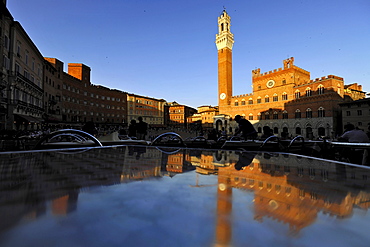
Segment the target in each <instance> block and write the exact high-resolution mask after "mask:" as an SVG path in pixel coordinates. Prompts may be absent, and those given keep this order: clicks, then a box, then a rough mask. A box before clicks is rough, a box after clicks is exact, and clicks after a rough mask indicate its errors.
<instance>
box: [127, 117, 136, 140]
mask: <svg viewBox="0 0 370 247" xmlns="http://www.w3.org/2000/svg"><path fill="white" fill-rule="evenodd" d="M136 127H137V124H136V120H135V119H132V120H131V122H130V125H129V126H128V136H129V137H134V138H136Z"/></svg>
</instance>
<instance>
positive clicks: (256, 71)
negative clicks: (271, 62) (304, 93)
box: [252, 57, 310, 77]
mask: <svg viewBox="0 0 370 247" xmlns="http://www.w3.org/2000/svg"><path fill="white" fill-rule="evenodd" d="M293 63H294V57H291V58H288V59H285V60H283V65H284V67H283V68H278V69H274V70H270V71H267V72H264V73H261V69H260V68H258V69H254V70H252V77H261V76H266V75H271V74H273V73H276V72H280V71H283V70H288V69H291V68H294V69H295V70H297V71H299V72H301V73H302V74H306V75H310V72H308V71H306V70H304V69H302V68H300V67H297V66H295V65H294V64H293Z"/></svg>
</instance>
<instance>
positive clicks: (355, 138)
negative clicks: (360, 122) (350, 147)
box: [338, 124, 369, 142]
mask: <svg viewBox="0 0 370 247" xmlns="http://www.w3.org/2000/svg"><path fill="white" fill-rule="evenodd" d="M344 129H345V130H344V133H343V135H341V136H340V137H339V138H338V140H340V141H348V142H369V137H367V135H366V133H365V132H364V131H362V130H359V129H356V128H355V126H354V125H353V124H346V125H345V126H344Z"/></svg>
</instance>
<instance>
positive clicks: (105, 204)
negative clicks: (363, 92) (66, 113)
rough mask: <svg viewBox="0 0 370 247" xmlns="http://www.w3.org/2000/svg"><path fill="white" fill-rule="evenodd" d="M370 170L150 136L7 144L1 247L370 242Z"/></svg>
mask: <svg viewBox="0 0 370 247" xmlns="http://www.w3.org/2000/svg"><path fill="white" fill-rule="evenodd" d="M369 171H370V170H369V169H367V168H366V167H365V168H362V167H359V166H353V165H348V164H340V163H334V162H328V161H325V160H319V159H312V158H306V157H302V156H294V155H287V154H276V153H250V152H249V153H248V152H243V153H242V152H235V151H225V150H219V151H214V150H199V149H197V150H196V149H162V150H160V149H157V148H151V147H139V146H136V147H116V148H91V149H88V150H77V151H75V152H66V151H64V152H60V151H58V152H50V151H49V152H28V153H27V152H26V153H13V154H10V153H9V154H0V172H1V173H0V178H1V180H0V219H1V220H0V246H369V241H370V235H369V234H368V233H369V230H368V229H369V227H370V223H369V215H368V213H367V210H368V207H369V206H370V204H369V202H370V172H369Z"/></svg>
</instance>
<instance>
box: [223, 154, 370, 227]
mask: <svg viewBox="0 0 370 247" xmlns="http://www.w3.org/2000/svg"><path fill="white" fill-rule="evenodd" d="M218 179H219V192H218V193H219V200H221V202H219V204H220V203H221V204H222V205H223V204H227V202H229V203H232V198H231V191H230V190H231V189H230V187H234V188H239V189H243V190H249V191H253V192H254V194H255V197H254V209H255V216H254V218H255V219H256V220H257V221H262V220H263V218H264V217H268V218H271V219H275V220H278V221H281V222H283V223H286V224H289V227H290V229H291V231H292V232H299V230H300V229H302V228H304V227H306V226H308V225H310V224H312V223H313V222H314V221H315V219H316V217H317V215H318V213H319V212H323V213H325V214H326V213H327V214H329V215H331V216H336V217H340V218H343V217H349V216H350V215H351V214H352V210H353V207H354V206H356V207H360V208H363V209H367V208H368V207H369V206H370V204H369V199H370V193H368V192H367V191H366V190H368V189H369V188H370V180H369V177H368V173H367V172H366V170H364V169H360V168H357V167H351V166H342V165H338V164H337V165H335V164H331V163H328V162H325V161H320V160H313V159H312V160H311V159H305V158H300V157H296V156H288V155H285V156H284V155H281V154H280V155H279V154H274V156H271V155H266V154H264V155H263V154H258V155H257V156H256V157H255V158H254V160H253V161H252V163H251V164H250V165H249V166H245V167H243V168H242V169H241V170H240V171H238V170H236V169H235V167H234V165H231V166H228V167H220V168H219V173H218ZM364 189H366V190H364ZM225 196H229V198H228V199H225V198H224V197H225ZM229 207H231V206H222V207H218V213H219V215H224V214H225V215H227V214H229V213H228V210H229ZM217 227H221V228H222V229H224V230H225V231H226V232H227V231H229V229H225V226H223V225H222V224H221V225H217Z"/></svg>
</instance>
